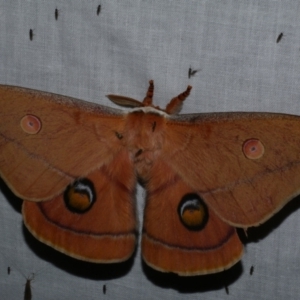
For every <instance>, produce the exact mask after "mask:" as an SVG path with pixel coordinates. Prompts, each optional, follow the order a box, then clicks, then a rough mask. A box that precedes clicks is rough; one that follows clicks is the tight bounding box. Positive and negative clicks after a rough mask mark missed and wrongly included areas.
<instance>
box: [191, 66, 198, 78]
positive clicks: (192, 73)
mask: <svg viewBox="0 0 300 300" xmlns="http://www.w3.org/2000/svg"><path fill="white" fill-rule="evenodd" d="M199 71H200V70H193V69H192V67H189V78H191V77H192V76H195V75H196V73H197V72H199Z"/></svg>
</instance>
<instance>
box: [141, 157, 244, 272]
mask: <svg viewBox="0 0 300 300" xmlns="http://www.w3.org/2000/svg"><path fill="white" fill-rule="evenodd" d="M150 178H151V179H150V180H149V182H148V183H147V201H146V207H145V211H144V225H143V236H142V255H143V259H144V260H145V262H146V263H147V264H148V265H149V266H151V267H152V268H154V269H157V270H159V271H163V272H173V273H177V274H179V275H183V276H190V275H202V274H209V273H215V272H219V271H223V270H225V269H227V268H230V267H231V266H232V265H234V264H235V263H236V262H238V261H239V260H240V257H241V256H242V254H243V245H242V243H241V242H240V239H239V237H238V235H237V233H236V229H235V228H234V227H232V226H230V225H229V224H227V223H225V222H224V221H222V220H221V219H220V218H219V217H218V216H217V215H216V214H215V213H214V211H213V210H212V209H210V208H209V207H208V206H206V204H205V203H204V202H203V201H202V200H201V198H200V197H199V194H197V192H196V191H195V190H194V189H193V188H191V187H190V186H189V185H188V184H187V183H186V182H185V181H184V180H183V179H182V178H181V177H180V175H178V174H176V173H175V172H174V171H173V170H172V168H171V167H170V166H168V165H167V164H166V163H165V162H164V161H163V160H157V161H156V162H155V164H154V166H153V168H152V170H151V174H150Z"/></svg>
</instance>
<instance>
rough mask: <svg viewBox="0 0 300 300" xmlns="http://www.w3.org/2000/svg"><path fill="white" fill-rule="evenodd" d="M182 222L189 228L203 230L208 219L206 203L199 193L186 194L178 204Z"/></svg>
mask: <svg viewBox="0 0 300 300" xmlns="http://www.w3.org/2000/svg"><path fill="white" fill-rule="evenodd" d="M178 214H179V218H180V221H181V223H182V224H183V225H184V226H185V227H186V228H187V229H189V230H201V229H203V228H204V227H205V225H206V223H207V221H208V209H207V206H206V204H205V203H204V202H203V200H202V199H201V198H200V197H199V196H198V195H197V194H186V195H185V196H183V198H182V200H181V201H180V203H179V205H178Z"/></svg>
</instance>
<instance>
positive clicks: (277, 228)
mask: <svg viewBox="0 0 300 300" xmlns="http://www.w3.org/2000/svg"><path fill="white" fill-rule="evenodd" d="M0 4H1V5H0V84H8V85H17V86H22V87H27V88H33V89H38V90H43V91H49V92H52V93H57V94H63V95H67V96H71V97H75V98H79V99H84V100H87V101H91V102H95V103H99V104H104V105H109V106H113V104H111V103H110V102H109V101H108V100H107V99H106V98H105V95H106V94H108V93H114V94H122V95H126V96H129V97H133V98H137V99H142V98H143V97H144V95H145V91H146V89H147V87H148V81H149V79H153V80H154V81H155V103H156V104H158V105H161V106H164V105H165V104H166V103H167V102H168V101H169V100H170V99H171V98H172V97H174V96H175V95H177V94H178V93H179V92H182V91H183V90H185V88H186V86H187V85H188V84H191V85H193V90H192V93H191V95H190V97H189V98H188V99H187V100H186V102H185V105H184V108H183V111H182V112H183V113H189V112H214V111H268V112H283V113H294V114H300V85H299V78H300V19H299V15H300V14H299V13H300V2H299V1H274V0H264V1H259V0H257V1H253V0H252V1H237V0H229V1H222V0H220V1H215V0H210V1H200V0H195V1H192V0H190V1H178V0H174V1H171V0H169V1H167V0H165V1H158V0H149V1H143V0H109V1H105V0H103V1H101V3H100V2H98V1H94V0H92V1H82V0H72V1H71V0H67V1H58V0H57V1H55V0H31V1H30V0H28V1H26V0H10V1H7V0H0ZM99 4H101V5H102V11H101V13H100V15H99V16H97V14H96V10H97V6H98V5H99ZM56 7H57V8H58V9H59V18H58V20H57V21H56V20H55V19H54V10H55V8H56ZM30 28H32V29H33V30H34V31H33V32H34V37H33V41H30V40H29V29H30ZM281 32H283V33H284V36H283V38H282V40H281V42H280V43H278V44H277V43H276V39H277V36H278V35H279V34H280V33H281ZM190 66H191V67H192V68H193V69H201V71H199V72H198V73H197V74H196V76H194V77H193V78H191V79H188V68H189V67H190ZM0 109H1V108H0ZM224 163H225V162H224ZM1 191H2V193H1V195H0V196H1V199H0V201H1V204H0V205H1V206H0V240H1V242H0V253H1V255H0V299H21V298H22V297H23V292H24V284H25V278H24V277H23V276H22V274H21V273H23V274H24V275H26V276H28V275H30V274H31V273H32V272H36V273H37V274H36V276H35V280H34V281H33V282H32V293H33V299H44V300H46V299H75V300H76V299H144V300H146V299H173V300H174V299H182V298H183V297H184V299H186V300H188V299H203V300H204V299H226V298H227V297H228V299H229V298H230V299H283V298H286V299H298V298H299V294H300V285H299V279H300V255H299V254H300V245H299V239H298V236H299V232H300V231H299V230H300V218H299V216H300V212H299V211H297V208H298V207H299V204H298V203H297V200H295V201H293V202H292V203H291V204H290V205H288V207H287V208H286V209H284V211H283V212H281V213H279V214H278V215H276V216H275V217H274V218H273V219H272V220H271V221H270V222H268V223H267V224H266V225H263V226H261V227H260V228H257V229H254V230H250V231H249V239H248V240H247V241H246V245H245V247H246V251H245V255H244V257H243V259H242V262H241V263H239V264H238V265H236V266H235V267H234V268H232V269H231V270H230V271H228V272H224V273H222V274H220V275H215V276H199V277H194V278H178V277H176V276H170V275H164V274H160V273H158V272H152V271H151V270H149V269H148V268H145V267H144V266H143V264H142V261H141V259H140V249H139V247H138V248H137V253H136V254H135V256H134V258H133V259H132V260H131V261H130V262H129V263H128V264H125V266H122V267H121V268H119V267H115V266H105V267H103V266H96V265H95V266H94V265H92V264H84V263H80V262H77V261H75V260H73V259H69V258H67V257H66V256H64V255H61V254H59V253H57V252H56V251H54V250H51V249H50V248H48V247H46V246H43V245H42V244H40V243H39V242H36V240H35V239H34V238H32V237H31V235H30V234H29V233H28V232H27V231H26V230H25V229H24V226H23V224H22V216H21V214H20V203H21V202H20V201H19V200H18V199H15V198H14V197H13V196H12V194H11V193H9V191H8V189H7V188H5V187H3V188H2V189H1ZM144 195H145V192H144V191H143V190H142V189H141V188H139V191H138V195H137V202H138V207H139V211H140V220H141V211H142V207H143V205H144ZM251 265H254V267H255V269H254V273H253V275H252V276H250V274H249V269H250V267H251ZM8 266H10V267H11V269H12V271H11V274H10V275H8V274H7V267H8ZM103 284H106V287H107V292H106V295H103V293H102V286H103ZM224 285H228V286H229V293H230V294H229V295H228V296H227V295H226V292H225V289H224Z"/></svg>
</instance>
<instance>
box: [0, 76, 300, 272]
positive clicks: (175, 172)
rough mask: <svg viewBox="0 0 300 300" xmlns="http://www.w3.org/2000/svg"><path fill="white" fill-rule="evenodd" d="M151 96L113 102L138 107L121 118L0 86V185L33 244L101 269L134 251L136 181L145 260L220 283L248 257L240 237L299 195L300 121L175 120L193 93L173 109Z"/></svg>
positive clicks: (217, 116) (246, 117)
mask: <svg viewBox="0 0 300 300" xmlns="http://www.w3.org/2000/svg"><path fill="white" fill-rule="evenodd" d="M153 91H154V85H153V81H150V85H149V88H148V91H147V94H146V97H145V98H144V100H143V101H137V100H135V99H131V98H128V97H124V96H117V95H109V96H108V97H109V99H111V100H112V101H113V102H114V103H116V104H119V105H123V106H129V107H131V110H129V111H122V110H119V109H113V108H109V107H105V106H102V105H97V104H93V103H88V102H84V101H81V100H77V99H73V98H69V97H65V96H60V95H55V94H50V93H46V92H41V91H34V90H30V89H26V88H19V87H11V86H0V105H1V110H0V175H1V177H2V178H3V180H4V181H5V182H6V183H7V184H8V186H9V187H10V188H11V189H12V191H13V192H14V193H15V194H16V195H17V196H18V197H21V198H22V199H24V202H23V208H22V214H23V218H24V223H25V225H26V227H27V228H28V230H29V231H30V232H31V233H32V234H33V235H34V236H35V237H36V238H37V239H39V240H40V241H41V242H43V243H46V244H47V245H49V246H51V247H53V248H55V249H57V250H58V251H61V252H63V253H65V254H67V255H69V256H72V257H74V258H77V259H81V260H85V261H89V262H94V263H117V262H122V261H125V260H127V259H128V258H130V257H131V255H132V254H133V252H134V251H135V248H136V242H137V221H136V209H135V202H134V198H135V189H136V184H137V181H138V180H140V182H142V184H143V186H144V188H145V189H146V191H147V196H146V205H145V209H144V223H143V230H142V242H141V245H142V251H141V252H142V256H143V259H144V261H145V262H146V263H147V264H148V265H149V266H150V267H152V268H154V269H156V270H159V271H162V272H173V273H176V274H179V275H182V276H190V275H200V274H209V273H216V272H221V271H223V270H225V269H228V268H230V267H231V266H233V265H234V264H236V263H237V262H238V261H239V260H240V259H241V257H242V255H243V244H242V243H241V241H240V239H239V237H238V235H237V232H236V227H239V228H243V229H247V228H248V227H251V226H259V225H260V224H262V223H263V222H265V221H266V220H268V219H269V218H270V217H271V216H272V215H274V214H275V213H276V212H277V211H279V210H280V209H281V208H282V207H283V206H284V205H285V204H286V203H287V202H288V201H290V200H291V199H292V198H293V197H295V196H296V195H298V194H299V192H300V151H299V149H300V117H299V116H293V115H286V114H274V113H241V112H232V113H204V114H203V113H202V114H187V115H178V114H177V113H178V112H179V110H180V107H181V105H182V103H183V101H184V100H185V99H186V97H187V96H188V95H189V93H190V91H191V86H188V87H187V89H186V90H185V91H184V92H183V93H181V94H179V95H178V96H177V97H174V98H173V99H172V100H171V101H170V103H169V104H168V105H167V106H166V108H165V109H161V108H159V107H157V106H154V105H153V104H152V97H153ZM283 137H284V138H283ZM66 228H67V230H66Z"/></svg>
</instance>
